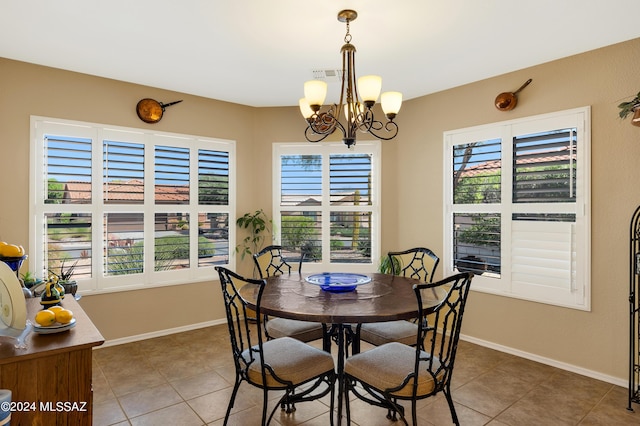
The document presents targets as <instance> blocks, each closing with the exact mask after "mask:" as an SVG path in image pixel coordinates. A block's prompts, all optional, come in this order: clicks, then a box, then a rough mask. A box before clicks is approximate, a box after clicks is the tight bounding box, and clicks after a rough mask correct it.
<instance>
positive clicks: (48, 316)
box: [36, 309, 56, 327]
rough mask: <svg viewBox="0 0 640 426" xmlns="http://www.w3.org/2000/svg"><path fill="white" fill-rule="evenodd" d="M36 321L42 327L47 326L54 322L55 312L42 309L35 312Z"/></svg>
mask: <svg viewBox="0 0 640 426" xmlns="http://www.w3.org/2000/svg"><path fill="white" fill-rule="evenodd" d="M36 322H37V323H38V324H40V325H41V326H43V327H48V326H50V325H53V324H54V323H55V322H56V314H55V313H53V312H51V311H50V310H48V309H44V310H42V311H40V312H38V313H37V314H36Z"/></svg>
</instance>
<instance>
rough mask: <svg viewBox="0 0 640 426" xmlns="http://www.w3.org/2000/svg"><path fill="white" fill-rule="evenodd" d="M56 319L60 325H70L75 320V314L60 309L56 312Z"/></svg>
mask: <svg viewBox="0 0 640 426" xmlns="http://www.w3.org/2000/svg"><path fill="white" fill-rule="evenodd" d="M55 317H56V321H58V322H59V323H60V324H69V323H70V322H71V320H72V319H73V312H71V311H70V310H68V309H59V310H57V311H56V313H55Z"/></svg>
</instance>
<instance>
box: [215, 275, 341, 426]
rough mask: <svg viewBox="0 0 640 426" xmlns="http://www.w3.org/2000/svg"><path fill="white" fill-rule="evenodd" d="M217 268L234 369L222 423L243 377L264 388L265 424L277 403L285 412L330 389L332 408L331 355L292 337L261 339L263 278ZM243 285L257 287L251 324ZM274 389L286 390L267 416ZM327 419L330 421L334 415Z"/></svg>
mask: <svg viewBox="0 0 640 426" xmlns="http://www.w3.org/2000/svg"><path fill="white" fill-rule="evenodd" d="M215 269H216V271H218V275H219V276H220V284H221V286H222V295H223V298H224V305H225V311H226V315H227V325H228V326H229V336H230V339H231V350H232V352H233V360H234V363H235V370H236V377H235V383H234V386H233V392H232V393H231V399H230V400H229V405H228V407H227V412H226V414H225V418H224V424H225V425H226V424H227V422H228V420H229V415H230V413H231V409H232V408H233V405H234V402H235V398H236V396H237V394H238V389H239V387H240V384H241V383H242V382H243V381H246V382H247V383H249V384H251V385H253V386H256V387H258V388H260V389H262V390H263V401H262V422H261V424H262V425H263V426H264V425H267V424H269V422H270V421H271V419H272V418H273V415H274V413H275V411H276V409H277V408H278V407H282V409H286V410H287V413H289V412H291V411H293V410H295V405H294V404H296V403H298V402H305V401H312V400H316V399H319V398H323V397H324V396H326V395H327V394H329V393H330V394H331V403H330V405H331V411H332V412H333V405H334V393H335V390H334V389H335V386H334V384H335V377H336V375H335V371H334V361H333V357H332V356H331V354H329V353H327V352H325V351H323V350H321V349H318V348H314V347H313V346H310V345H308V344H306V343H303V342H301V341H299V340H296V339H292V338H290V337H282V338H277V339H272V340H266V339H264V338H263V332H262V329H263V327H262V324H261V317H262V315H261V314H260V301H261V298H262V292H263V290H264V286H265V284H266V281H265V280H262V279H261V280H256V279H249V278H243V277H242V276H240V275H238V274H236V273H234V272H233V271H230V270H229V269H227V268H224V267H221V266H216V268H215ZM243 285H254V286H260V288H259V291H258V297H257V303H256V305H257V306H256V314H257V315H256V319H255V321H256V323H255V324H254V322H252V321H251V320H250V319H249V318H248V316H247V306H246V303H245V301H244V300H243V299H242V297H241V296H240V295H239V293H238V289H239V288H240V287H242V286H243ZM274 390H277V391H284V395H283V396H282V397H281V398H280V400H279V401H278V403H277V404H276V405H275V407H274V408H273V410H272V411H271V414H270V415H269V417H268V418H267V405H268V401H269V398H268V392H269V391H274ZM331 424H332V425H333V416H332V418H331Z"/></svg>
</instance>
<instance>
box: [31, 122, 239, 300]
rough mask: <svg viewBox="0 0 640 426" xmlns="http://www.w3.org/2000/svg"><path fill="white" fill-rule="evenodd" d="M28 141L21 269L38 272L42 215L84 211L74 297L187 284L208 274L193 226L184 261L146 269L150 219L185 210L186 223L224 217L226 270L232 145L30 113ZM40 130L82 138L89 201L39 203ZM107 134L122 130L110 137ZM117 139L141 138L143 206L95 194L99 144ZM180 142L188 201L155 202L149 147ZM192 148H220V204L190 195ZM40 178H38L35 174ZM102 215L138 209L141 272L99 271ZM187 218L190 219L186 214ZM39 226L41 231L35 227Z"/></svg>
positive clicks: (231, 259) (150, 263)
mask: <svg viewBox="0 0 640 426" xmlns="http://www.w3.org/2000/svg"><path fill="white" fill-rule="evenodd" d="M30 128H31V136H30V137H31V141H32V143H31V146H30V167H31V172H30V176H31V179H30V182H29V191H30V200H31V201H30V203H29V210H30V215H29V216H30V219H29V243H30V247H32V250H30V253H29V262H30V265H29V269H30V270H31V271H34V272H35V273H36V275H37V276H40V275H42V274H44V273H45V271H46V266H47V265H46V263H45V262H46V258H47V256H46V253H45V250H44V249H43V250H35V248H36V247H43V248H44V241H45V235H44V229H45V223H44V220H45V218H44V216H45V214H46V213H65V212H69V213H89V214H91V278H74V279H76V280H77V281H78V291H79V293H80V294H99V293H107V292H118V291H127V290H136V289H144V288H152V287H161V286H167V285H181V284H190V283H194V282H201V281H205V280H208V279H211V273H212V271H213V268H214V266H213V265H205V266H200V265H199V264H198V235H199V231H198V226H190V227H189V231H188V232H189V233H188V235H189V253H190V266H189V267H188V268H182V269H179V270H178V269H177V270H168V271H155V270H154V269H155V268H154V250H155V249H154V245H155V244H154V241H155V238H156V236H155V217H156V214H163V213H170V214H172V213H186V214H188V215H189V218H190V223H191V224H192V223H194V220H195V221H196V223H197V221H198V214H199V213H203V214H206V213H221V214H226V215H228V237H227V240H228V245H229V247H228V249H229V253H228V257H227V258H228V261H227V263H225V264H224V265H223V266H227V267H231V268H233V267H234V266H235V256H234V255H233V249H234V243H235V238H236V230H235V228H236V227H235V211H236V142H235V141H233V140H225V139H218V138H208V137H200V136H194V135H185V134H177V133H169V132H159V131H153V130H149V129H139V128H128V127H120V126H111V125H106V124H100V123H90V122H80V121H75V120H64V119H58V118H49V117H40V116H31V119H30ZM47 134H57V135H60V136H64V137H88V138H90V139H91V141H92V159H91V192H92V200H91V203H90V204H47V203H45V198H46V197H45V196H43V194H46V191H47V188H46V185H47V184H46V182H45V181H46V177H47V168H46V167H47V166H46V164H45V160H44V158H45V155H46V153H45V152H44V139H45V135H47ZM115 135H123V137H120V138H114V136H115ZM111 140H114V141H121V142H126V143H129V142H130V143H135V144H137V143H141V144H143V145H144V151H145V154H144V176H145V178H144V196H143V197H144V202H143V203H134V204H126V203H120V204H118V203H113V202H105V199H104V197H103V188H104V186H103V182H104V170H103V166H104V163H103V158H104V157H103V147H104V145H103V144H104V142H105V141H111ZM167 144H170V146H176V147H185V148H188V149H189V150H190V153H191V155H190V160H189V176H190V184H189V188H190V189H189V191H190V194H189V200H190V201H189V203H188V204H181V203H175V204H165V203H157V202H156V198H155V186H156V184H155V164H154V151H155V149H154V147H155V146H167ZM200 150H208V151H222V152H225V153H228V190H229V195H228V204H226V205H224V204H222V205H221V204H213V205H211V204H200V203H199V197H198V195H199V192H198V176H199V174H198V160H199V152H200ZM42 176H44V178H42ZM108 213H134V214H135V213H142V214H143V217H144V228H143V232H144V272H142V273H139V274H138V273H136V274H130V275H127V274H125V275H105V265H104V256H103V252H104V251H105V250H107V249H108V248H107V247H105V242H104V229H105V228H104V226H105V214H108ZM194 218H195V219H194ZM38 230H41V232H37V231H38Z"/></svg>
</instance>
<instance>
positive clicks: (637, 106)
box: [618, 92, 640, 126]
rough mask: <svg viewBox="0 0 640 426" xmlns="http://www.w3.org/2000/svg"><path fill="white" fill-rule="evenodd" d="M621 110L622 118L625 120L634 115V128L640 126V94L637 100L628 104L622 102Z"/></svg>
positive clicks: (632, 121) (639, 93) (632, 120)
mask: <svg viewBox="0 0 640 426" xmlns="http://www.w3.org/2000/svg"><path fill="white" fill-rule="evenodd" d="M618 108H620V112H619V115H620V118H622V119H625V118H627V116H628V115H629V114H632V113H633V118H632V119H631V124H633V125H634V126H640V92H638V94H637V95H636V97H635V98H633V99H632V100H630V101H628V102H622V103H621V104H620V105H618Z"/></svg>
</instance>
